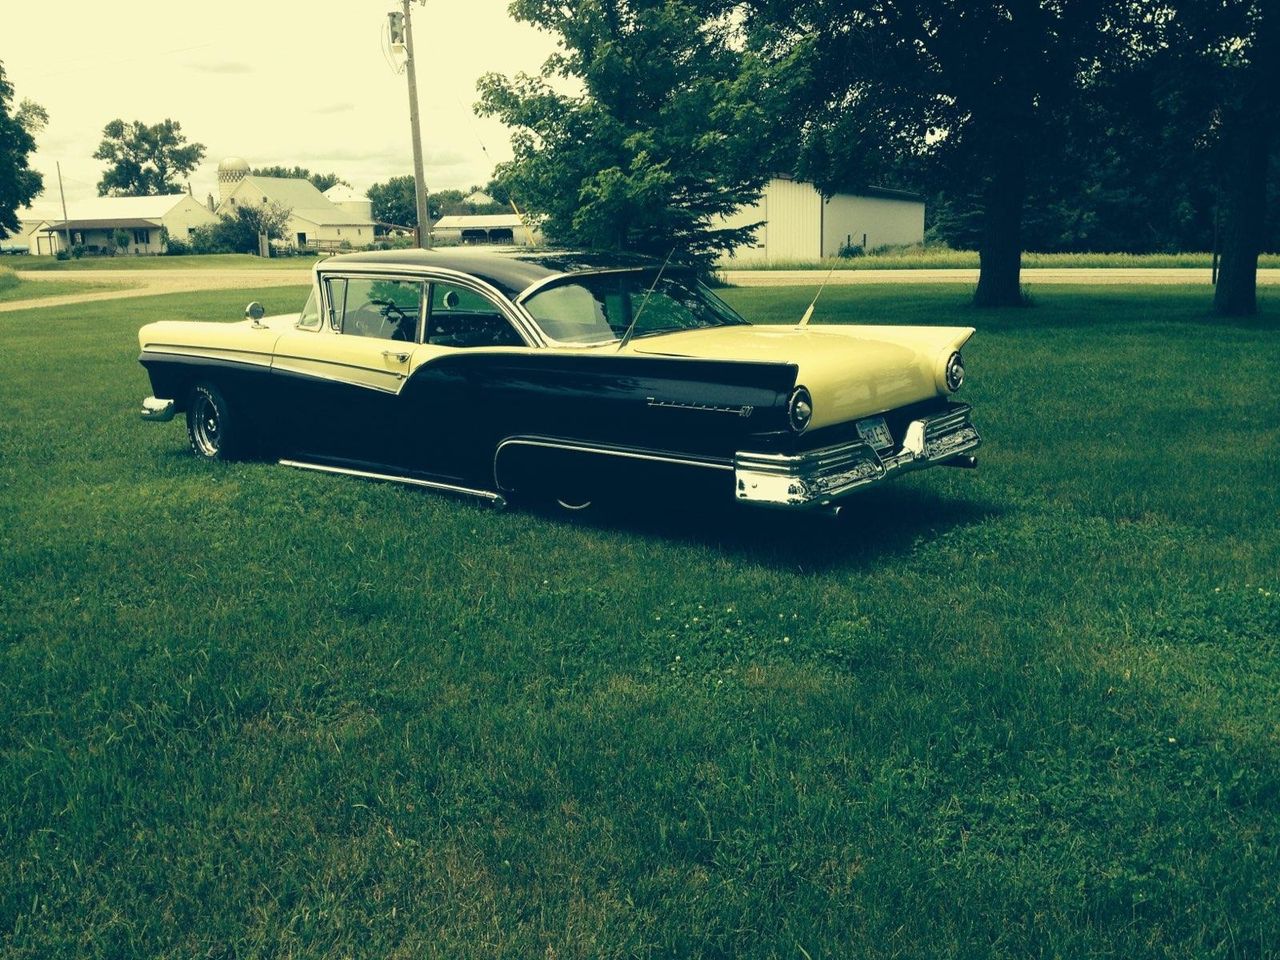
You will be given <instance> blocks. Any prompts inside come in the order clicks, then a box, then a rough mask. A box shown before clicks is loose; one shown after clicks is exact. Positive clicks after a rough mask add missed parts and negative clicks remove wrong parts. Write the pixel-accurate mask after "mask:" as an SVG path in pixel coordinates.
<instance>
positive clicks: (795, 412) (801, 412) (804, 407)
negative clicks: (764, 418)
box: [787, 387, 813, 433]
mask: <svg viewBox="0 0 1280 960" xmlns="http://www.w3.org/2000/svg"><path fill="white" fill-rule="evenodd" d="M812 419H813V397H811V396H809V391H808V390H806V389H805V388H804V387H796V388H795V390H794V391H793V392H792V394H791V400H790V402H789V403H788V404H787V423H789V424H790V425H791V429H792V431H793V432H795V433H804V431H805V429H806V428H807V427H808V426H809V421H810V420H812Z"/></svg>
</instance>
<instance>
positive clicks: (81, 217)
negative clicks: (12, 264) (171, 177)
mask: <svg viewBox="0 0 1280 960" xmlns="http://www.w3.org/2000/svg"><path fill="white" fill-rule="evenodd" d="M216 220H217V218H216V217H214V215H213V214H212V213H210V212H209V210H208V208H206V207H205V205H204V204H202V203H201V202H200V201H198V200H196V199H195V198H194V197H192V196H190V195H188V194H185V193H170V194H162V195H160V196H158V197H93V198H92V199H89V200H76V201H74V202H73V203H69V204H67V216H66V219H63V217H62V212H61V210H59V211H58V213H57V214H56V215H51V214H50V213H49V212H47V211H46V212H45V213H44V214H43V215H33V216H31V217H30V218H27V217H25V216H24V218H23V221H22V229H23V233H24V243H25V244H26V246H27V248H28V251H29V252H30V253H31V254H33V255H35V256H46V257H51V256H53V255H54V254H56V253H57V252H58V251H59V250H62V249H64V248H66V246H67V237H68V236H70V240H71V245H72V246H76V245H79V246H83V247H84V248H85V250H86V251H87V252H89V253H115V252H121V253H126V254H135V255H144V254H159V253H164V241H165V237H173V238H175V239H178V240H183V241H185V240H186V239H187V238H189V237H190V236H191V233H192V231H193V230H195V228H196V227H203V226H207V225H208V224H211V223H214V222H216ZM117 231H123V232H124V233H125V235H126V236H127V237H128V243H127V245H126V246H125V247H124V248H123V250H121V249H120V248H118V247H116V243H115V239H116V232H117Z"/></svg>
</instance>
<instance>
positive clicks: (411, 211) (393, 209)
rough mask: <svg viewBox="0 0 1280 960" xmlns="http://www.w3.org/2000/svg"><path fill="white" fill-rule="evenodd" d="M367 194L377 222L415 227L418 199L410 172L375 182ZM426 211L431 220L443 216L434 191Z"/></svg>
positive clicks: (437, 195)
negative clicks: (381, 181)
mask: <svg viewBox="0 0 1280 960" xmlns="http://www.w3.org/2000/svg"><path fill="white" fill-rule="evenodd" d="M368 196H369V204H370V206H371V207H372V209H373V219H374V220H375V221H377V222H378V223H387V224H391V225H392V226H396V227H408V228H409V229H411V230H412V229H416V228H417V226H418V201H417V196H416V194H415V193H414V185H413V175H412V174H406V175H405V176H402V177H392V178H391V179H390V180H388V181H387V182H386V183H375V184H374V185H373V186H371V187H370V188H369V194H368ZM459 198H461V194H459ZM427 213H428V214H429V215H430V217H431V219H432V220H433V221H434V220H438V219H440V217H441V216H443V213H442V210H441V207H440V195H439V194H438V193H436V192H434V191H433V192H432V193H431V194H430V196H429V202H428V204H427Z"/></svg>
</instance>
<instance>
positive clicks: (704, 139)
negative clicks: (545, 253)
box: [477, 0, 777, 264]
mask: <svg viewBox="0 0 1280 960" xmlns="http://www.w3.org/2000/svg"><path fill="white" fill-rule="evenodd" d="M511 13H512V15H513V16H515V17H516V18H517V19H520V20H524V21H527V22H529V23H532V24H533V25H535V26H537V27H540V28H542V29H544V30H547V31H550V32H552V33H555V34H556V35H558V37H559V38H560V42H561V44H562V47H563V51H562V52H560V53H558V54H555V55H553V56H552V57H551V58H549V59H548V60H547V62H546V64H545V65H544V67H543V70H542V74H541V75H540V76H538V77H531V76H528V75H526V74H520V75H518V76H516V77H514V78H507V77H503V76H501V75H497V74H489V75H487V76H485V77H483V78H482V79H481V81H480V95H481V97H480V103H479V104H478V106H477V110H478V111H479V112H480V113H482V114H485V115H488V116H495V117H498V118H499V119H501V120H502V121H503V122H504V123H506V124H507V126H509V127H511V128H512V129H513V130H514V134H513V137H512V147H513V151H514V154H515V156H514V159H513V160H512V161H511V162H509V163H506V164H502V165H500V166H499V168H498V172H497V176H498V179H499V180H501V181H502V183H503V184H504V185H505V186H506V188H507V189H508V190H509V195H510V196H514V197H515V199H516V201H517V203H519V204H520V205H521V206H522V207H523V208H526V209H527V211H528V212H530V213H532V214H535V215H541V216H542V217H543V218H544V220H543V232H544V233H545V234H546V236H547V237H548V238H549V239H550V240H552V241H553V242H560V243H567V244H573V245H581V246H586V247H597V248H610V249H631V250H638V251H642V252H645V253H650V254H656V255H657V256H662V257H665V256H666V255H667V254H668V253H669V252H670V251H671V250H672V248H673V246H674V247H675V248H676V249H677V250H678V251H679V252H680V253H681V255H682V256H683V257H685V258H688V259H692V260H695V261H700V262H702V263H704V264H705V263H708V262H709V261H710V260H712V259H713V258H714V257H715V256H716V255H717V254H719V253H721V252H723V251H727V250H732V249H734V248H735V247H736V246H738V245H740V244H742V243H745V242H749V241H750V239H751V236H752V229H753V227H754V226H755V225H744V226H741V227H736V228H731V227H725V226H721V225H718V224H717V218H718V217H720V216H723V215H728V214H732V213H734V212H736V211H737V210H738V209H740V208H741V207H742V206H743V205H744V204H749V203H752V202H754V200H755V199H756V198H757V197H758V196H759V193H760V189H761V187H762V186H763V184H764V182H765V181H766V179H767V178H768V175H769V173H770V172H771V171H770V169H769V162H768V157H767V150H768V143H769V138H768V136H767V134H768V132H769V128H770V127H772V126H773V125H774V124H775V123H776V112H777V108H776V107H775V106H772V105H771V103H770V99H771V97H772V95H773V93H774V90H775V84H774V81H773V79H772V77H771V75H770V74H769V72H768V71H766V70H765V69H763V64H762V63H761V62H760V61H759V59H758V58H757V57H755V56H754V55H753V54H750V53H746V52H743V50H742V49H741V39H742V37H741V29H740V27H739V25H738V22H737V21H736V20H735V19H734V18H732V17H726V16H718V15H717V14H716V12H715V11H710V10H707V9H704V8H702V7H699V6H698V0H580V2H578V3H575V4H572V5H569V4H560V3H554V2H550V0H514V2H513V3H512V5H511ZM556 76H558V77H560V78H563V79H566V80H569V81H571V82H572V83H573V84H574V86H577V87H580V88H581V91H582V92H581V93H578V94H567V93H562V92H560V90H559V89H558V87H557V85H553V83H552V80H551V78H552V77H556Z"/></svg>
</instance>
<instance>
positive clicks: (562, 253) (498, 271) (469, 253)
mask: <svg viewBox="0 0 1280 960" xmlns="http://www.w3.org/2000/svg"><path fill="white" fill-rule="evenodd" d="M361 264H369V265H373V264H377V265H378V266H380V267H406V268H408V269H410V270H413V269H425V268H433V267H435V268H442V269H446V270H457V271H458V272H460V273H466V274H469V275H470V276H473V277H477V278H478V279H480V280H484V281H485V282H486V283H489V284H491V285H492V286H495V287H497V288H498V289H499V290H501V291H502V292H503V293H505V294H506V295H507V296H509V297H514V296H516V295H517V294H519V293H520V292H521V291H523V290H527V289H528V288H529V287H531V286H532V285H533V284H535V283H537V282H539V281H540V280H545V279H547V278H548V277H554V276H558V275H560V274H564V273H595V272H598V271H601V270H628V269H632V270H636V269H644V268H645V267H656V266H659V261H657V260H655V259H654V258H652V257H645V256H640V255H639V254H634V253H593V252H590V251H582V250H546V249H531V248H528V247H524V248H518V247H517V248H503V249H494V248H492V247H436V248H434V249H432V250H417V249H407V250H373V251H369V252H367V253H344V254H342V255H340V256H336V257H330V258H329V259H328V260H325V261H323V262H322V263H321V264H320V269H321V270H329V269H333V268H344V267H358V266H360V265H361Z"/></svg>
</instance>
